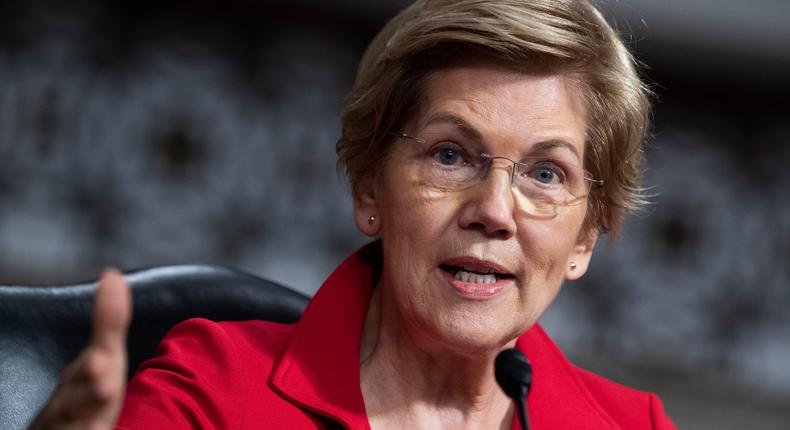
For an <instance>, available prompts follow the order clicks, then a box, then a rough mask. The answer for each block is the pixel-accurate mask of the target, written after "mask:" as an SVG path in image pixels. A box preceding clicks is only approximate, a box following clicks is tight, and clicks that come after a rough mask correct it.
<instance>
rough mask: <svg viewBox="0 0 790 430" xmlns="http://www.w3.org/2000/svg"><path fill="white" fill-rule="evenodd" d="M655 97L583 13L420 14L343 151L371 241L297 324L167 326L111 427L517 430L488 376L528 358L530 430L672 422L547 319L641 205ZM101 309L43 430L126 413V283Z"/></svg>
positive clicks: (377, 56) (380, 40)
mask: <svg viewBox="0 0 790 430" xmlns="http://www.w3.org/2000/svg"><path fill="white" fill-rule="evenodd" d="M646 94H647V91H646V90H645V88H644V86H643V85H642V83H641V82H640V80H639V78H638V76H637V74H636V72H635V70H634V64H633V60H632V58H631V57H630V55H629V54H628V52H627V51H626V49H625V48H624V46H623V44H622V43H621V42H620V41H619V39H618V38H617V36H616V34H615V33H614V32H613V31H612V29H611V28H610V27H609V26H608V25H607V24H606V22H605V21H604V20H603V18H602V17H601V15H600V14H599V13H598V12H597V11H596V10H595V9H594V8H593V7H592V6H591V5H590V4H589V3H587V2H586V1H563V2H555V1H546V2H523V1H515V0H513V1H497V2H482V1H476V0H461V1H453V2H450V1H418V2H417V3H415V4H414V5H412V6H411V7H409V8H408V9H406V10H404V11H403V12H402V13H401V14H399V15H398V16H397V17H395V18H394V19H393V20H392V21H391V22H390V23H389V24H388V25H387V26H386V27H385V28H384V29H383V30H382V31H381V33H380V34H379V35H378V36H377V37H376V38H375V39H374V41H373V42H372V43H371V45H370V47H369V48H368V50H367V51H366V53H365V55H364V57H363V59H362V63H361V65H360V68H359V72H358V75H357V79H356V82H355V84H354V88H353V90H352V92H351V94H350V95H349V97H348V99H347V101H346V104H345V107H344V112H343V118H342V124H343V135H342V137H341V138H340V140H339V142H338V145H337V151H338V157H339V161H338V163H339V166H341V167H343V168H345V169H346V171H347V172H348V175H349V177H350V182H351V186H352V190H353V199H354V212H355V217H356V223H357V226H358V227H359V229H360V230H361V231H362V232H363V233H364V234H365V235H368V236H370V237H371V238H376V239H377V240H375V241H374V242H373V243H372V244H370V245H368V246H366V247H365V248H363V249H362V250H360V251H358V252H357V253H355V254H354V255H352V256H351V257H349V258H348V259H347V260H346V261H345V262H343V263H342V264H341V265H340V266H339V267H338V268H337V269H336V270H335V272H334V273H333V274H332V275H331V276H330V277H329V278H328V279H327V281H326V282H325V283H324V285H323V286H322V287H321V289H320V290H319V291H318V293H317V294H316V295H315V297H314V298H313V300H312V301H311V303H310V305H309V306H308V308H307V310H306V311H305V313H304V315H303V317H302V319H301V320H300V322H299V323H297V324H295V325H293V326H290V325H280V324H274V323H270V322H265V321H248V322H226V323H214V322H210V321H206V320H190V321H187V322H184V323H182V324H180V325H179V326H177V327H176V328H174V329H173V330H172V331H171V332H170V333H169V334H168V335H167V337H166V338H165V339H164V340H163V342H162V344H161V346H160V350H159V352H158V354H157V357H155V358H153V359H151V360H149V361H147V362H146V363H144V364H143V365H142V366H141V367H140V369H138V373H137V374H136V376H135V377H134V378H133V379H132V381H131V382H130V383H129V385H128V387H127V390H126V396H125V401H124V404H123V410H122V411H121V412H120V416H119V421H118V425H119V426H120V427H121V428H134V429H136V428H151V427H154V428H191V427H199V428H222V429H225V428H336V427H347V428H354V429H357V428H359V429H364V428H374V429H388V428H431V429H432V428H481V429H492V428H499V429H502V428H511V427H512V428H518V427H519V424H518V420H517V419H514V407H513V404H512V401H511V400H510V399H509V398H508V397H507V396H506V395H505V394H504V393H503V392H502V391H501V390H500V389H499V387H498V386H497V384H496V382H495V379H494V368H493V363H494V358H495V357H496V355H497V354H498V353H499V352H500V351H501V350H503V349H505V348H510V347H517V348H519V349H520V350H522V351H523V352H524V353H525V354H526V355H527V356H528V357H529V359H530V360H531V362H532V365H533V372H534V376H533V385H532V391H531V393H530V395H529V398H528V407H529V411H530V417H531V422H532V427H533V428H536V429H549V428H551V429H567V428H573V429H609V428H612V429H614V428H622V429H643V428H645V429H647V428H656V429H670V428H674V426H673V425H672V423H671V422H670V420H669V419H668V418H667V416H666V415H665V413H664V412H663V408H662V406H661V403H660V401H659V400H658V399H657V398H656V397H655V396H654V395H651V394H646V393H641V392H638V391H635V390H632V389H629V388H626V387H622V386H620V385H617V384H614V383H612V382H609V381H606V380H604V379H603V378H600V377H598V376H595V375H592V374H590V373H588V372H585V371H583V370H580V369H578V368H576V367H574V366H572V365H571V364H570V363H568V362H567V360H566V359H565V358H564V357H563V356H562V354H561V353H560V352H559V350H558V349H557V348H556V346H554V344H553V343H552V342H551V340H550V339H549V338H548V337H547V336H546V334H545V333H544V332H543V331H542V330H541V328H540V327H539V326H538V325H537V320H538V318H539V317H540V316H541V314H542V313H543V312H544V311H545V310H546V308H547V307H548V306H549V304H550V303H551V301H552V300H553V299H554V297H555V296H556V294H557V292H558V291H559V288H560V286H561V284H562V282H563V281H564V280H566V279H577V278H579V277H580V276H582V275H583V274H584V273H585V272H586V270H587V266H588V264H589V262H590V257H591V255H592V252H593V248H594V246H595V243H596V239H597V237H598V235H599V233H601V232H608V233H609V234H612V235H615V234H616V233H617V231H618V230H619V227H620V225H621V222H622V218H623V216H624V214H625V213H626V212H627V211H629V210H633V209H635V208H637V207H638V206H639V204H640V203H641V196H640V186H639V184H640V177H639V176H640V171H641V167H642V164H643V159H642V149H641V145H642V140H643V138H644V135H645V131H646V128H647V125H648V114H649V112H648V111H649V104H648V101H647V96H646ZM96 301H97V306H96V308H97V310H96V315H97V316H96V324H95V334H94V342H92V344H91V346H89V347H88V349H87V350H86V352H84V353H83V355H82V356H81V357H80V358H79V359H78V360H77V362H76V364H75V365H74V366H73V367H72V370H69V371H67V372H66V375H65V376H64V379H63V381H64V382H63V383H62V385H61V388H60V389H59V390H58V392H56V394H55V395H54V396H53V399H52V400H51V402H50V404H49V405H48V407H47V408H46V409H45V411H44V412H43V413H42V415H41V416H40V417H39V421H38V425H39V426H40V427H42V428H47V427H49V426H52V425H54V424H53V423H58V421H57V420H58V419H59V418H63V417H66V418H68V419H72V422H73V423H77V425H79V426H84V425H87V424H96V423H100V424H104V425H107V426H110V425H112V423H113V422H114V421H115V419H116V417H117V416H118V413H119V412H118V410H119V408H120V406H121V399H122V397H123V396H122V394H121V391H122V390H121V388H120V387H121V386H122V381H123V379H122V376H120V375H122V373H123V367H124V363H123V357H124V352H123V349H122V345H123V342H122V340H123V333H124V330H125V325H126V324H127V321H128V313H129V309H128V307H129V306H128V301H129V299H128V291H127V290H126V289H125V288H124V287H123V282H122V280H121V279H120V277H119V276H118V274H117V273H109V274H107V275H106V276H105V277H103V280H102V283H101V285H100V287H99V290H98V292H97V299H96ZM66 421H67V420H66ZM61 422H62V421H61ZM96 428H99V426H98V425H97V427H96Z"/></svg>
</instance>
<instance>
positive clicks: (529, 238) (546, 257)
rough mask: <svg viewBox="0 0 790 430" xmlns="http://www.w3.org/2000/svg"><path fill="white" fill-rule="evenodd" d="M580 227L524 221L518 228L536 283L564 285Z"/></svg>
mask: <svg viewBox="0 0 790 430" xmlns="http://www.w3.org/2000/svg"><path fill="white" fill-rule="evenodd" d="M579 225H580V223H577V222H576V220H575V219H574V220H570V219H567V218H566V219H565V220H564V221H563V220H560V219H558V220H555V221H554V222H551V221H548V222H547V221H534V220H524V221H521V222H520V223H519V225H518V229H519V242H520V245H521V248H522V250H523V251H524V256H525V258H526V260H527V262H526V263H527V269H528V270H529V271H530V272H531V273H532V276H533V277H534V278H535V279H536V280H540V281H542V282H551V283H556V282H561V281H562V279H563V278H564V275H565V264H566V263H567V259H568V255H570V253H571V252H572V250H573V247H574V246H575V244H576V235H577V232H578V228H579Z"/></svg>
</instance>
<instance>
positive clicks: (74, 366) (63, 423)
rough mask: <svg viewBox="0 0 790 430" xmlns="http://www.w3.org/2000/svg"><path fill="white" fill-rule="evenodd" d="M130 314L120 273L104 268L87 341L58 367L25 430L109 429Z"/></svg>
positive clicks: (120, 387)
mask: <svg viewBox="0 0 790 430" xmlns="http://www.w3.org/2000/svg"><path fill="white" fill-rule="evenodd" d="M131 314H132V299H131V292H130V291H129V287H128V286H127V285H126V281H124V279H123V275H122V274H121V273H120V272H118V271H117V270H115V269H109V270H107V271H105V272H104V273H103V274H102V276H101V279H99V286H98V288H97V289H96V295H95V297H94V300H93V322H92V334H91V339H90V341H89V342H88V345H87V346H86V347H85V349H84V350H82V352H81V353H80V355H79V356H78V357H77V358H76V359H75V360H74V361H72V362H71V363H70V364H69V365H68V367H66V369H65V370H64V371H63V374H62V375H61V377H60V381H59V382H58V386H57V387H56V388H55V391H54V393H53V394H52V396H50V398H49V401H48V402H47V404H46V405H44V408H43V409H42V410H41V412H39V414H38V416H37V417H36V419H35V420H34V421H33V424H32V425H31V426H30V430H48V429H91V430H99V429H112V428H113V426H114V425H115V421H116V420H117V419H118V413H119V412H120V409H121V405H122V403H123V391H124V385H125V383H126V366H127V363H126V332H127V331H128V328H129V321H130V319H131Z"/></svg>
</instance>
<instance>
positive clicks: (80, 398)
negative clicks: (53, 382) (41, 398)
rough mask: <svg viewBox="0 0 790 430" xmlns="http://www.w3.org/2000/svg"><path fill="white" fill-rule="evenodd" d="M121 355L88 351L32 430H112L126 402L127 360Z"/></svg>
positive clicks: (65, 377)
mask: <svg viewBox="0 0 790 430" xmlns="http://www.w3.org/2000/svg"><path fill="white" fill-rule="evenodd" d="M118 356H119V354H116V353H114V352H108V351H104V350H102V349H99V348H95V347H88V348H86V349H85V350H83V352H82V353H81V354H80V356H79V357H77V359H75V360H74V361H73V362H72V363H71V364H70V365H69V366H68V367H67V368H66V369H65V370H64V372H63V374H62V375H61V380H60V382H59V384H58V386H57V388H56V389H55V392H54V393H53V395H52V396H51V397H50V399H49V401H48V402H47V404H46V405H45V407H44V409H43V410H42V411H41V413H39V415H38V417H37V418H36V420H35V421H34V423H33V425H31V427H30V429H31V430H48V429H67V428H103V429H108V430H109V429H111V428H112V426H113V424H114V422H115V419H116V418H117V415H118V411H119V409H120V404H121V401H122V399H123V382H124V380H125V360H123V359H122V360H118Z"/></svg>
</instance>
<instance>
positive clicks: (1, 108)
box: [0, 0, 790, 429]
mask: <svg viewBox="0 0 790 430" xmlns="http://www.w3.org/2000/svg"><path fill="white" fill-rule="evenodd" d="M369 3H372V2H363V1H361V0H359V1H357V0H343V1H339V2H337V3H335V4H332V5H328V4H326V3H324V2H319V1H310V0H297V1H291V2H277V1H267V2H245V1H226V2H223V3H221V4H217V3H214V2H207V1H198V2H178V1H165V2H129V1H126V2H99V1H87V0H86V1H78V2H71V3H69V4H68V5H64V4H59V3H55V2H51V3H50V2H45V1H28V2H23V1H3V2H0V82H1V84H0V283H2V284H48V283H65V282H72V281H78V280H84V279H89V278H93V277H95V276H96V275H97V274H98V272H99V271H100V270H101V268H102V267H104V266H106V265H117V266H120V267H122V268H124V269H132V268H138V267H143V266H150V265H160V264H171V263H179V262H207V263H219V264H228V265H232V266H235V267H239V268H242V269H245V270H248V271H250V272H253V273H257V274H259V275H262V276H265V277H268V278H271V279H275V280H277V281H279V282H282V283H284V284H287V285H290V286H293V287H295V288H297V289H299V290H302V291H305V292H307V293H312V292H313V291H315V290H316V289H317V288H318V286H319V285H320V283H321V281H322V280H323V278H324V277H325V276H326V275H328V273H329V272H330V271H331V269H332V268H333V267H334V266H335V265H336V264H337V263H338V262H339V261H341V260H342V259H343V257H345V256H346V255H347V254H349V253H350V252H352V251H353V250H354V249H355V248H356V247H358V246H359V245H361V244H363V243H364V242H365V238H364V237H362V236H361V235H360V234H359V233H358V232H357V231H356V227H355V226H354V223H353V219H352V216H351V214H352V213H351V202H350V197H349V193H348V191H347V190H346V186H345V183H344V179H343V178H342V177H340V176H339V175H338V174H337V173H336V171H335V155H334V143H335V140H336V138H337V136H338V134H339V125H338V124H339V111H340V104H341V102H342V98H343V96H344V94H345V92H346V91H347V90H348V89H349V88H350V85H351V82H352V79H353V75H354V72H355V68H356V63H357V61H358V58H359V56H360V55H361V52H362V49H364V47H365V45H366V43H367V42H368V41H369V40H370V38H371V37H372V36H373V35H374V34H375V32H376V31H377V30H378V28H379V27H380V26H381V25H382V24H383V22H385V20H386V19H387V18H388V17H389V16H391V15H392V14H394V13H395V12H396V11H397V10H398V9H399V8H400V7H402V6H403V5H404V4H405V2H402V1H387V2H380V3H376V4H369ZM602 8H603V10H604V11H605V12H606V13H607V14H608V15H609V16H611V17H612V18H613V19H614V20H615V21H616V22H617V23H618V26H619V27H620V28H622V29H624V30H628V31H630V32H631V33H632V34H633V36H631V37H629V41H630V42H629V43H630V44H631V46H632V48H633V49H634V51H635V53H636V55H637V57H638V58H640V59H641V60H642V61H644V62H645V63H646V64H648V65H649V68H646V69H645V72H646V74H647V75H648V76H649V77H650V79H651V80H652V81H653V82H654V85H653V86H654V90H655V91H656V93H657V95H658V98H657V101H658V102H657V105H656V113H655V119H656V126H655V129H654V136H653V138H652V139H651V143H650V148H649V159H650V168H649V171H648V175H647V183H648V185H650V186H651V187H652V188H651V190H652V191H653V193H654V195H655V196H654V198H653V202H654V204H653V205H652V206H651V207H650V208H649V209H648V210H647V211H646V212H645V213H644V214H642V215H640V216H637V217H632V218H631V219H630V220H629V221H628V223H627V225H626V229H625V232H624V234H623V237H622V239H621V240H620V241H618V242H615V243H613V244H609V243H607V241H606V240H605V239H602V240H601V241H599V249H598V251H597V254H596V255H595V257H594V260H593V266H592V269H591V271H590V273H589V275H588V276H587V277H586V278H585V279H584V280H582V281H579V282H577V283H573V284H568V285H566V287H565V288H564V290H563V292H562V294H561V295H560V297H559V299H558V301H557V302H556V303H555V305H554V306H553V307H552V308H551V309H550V310H549V312H548V313H547V315H546V316H545V317H544V319H543V323H544V325H545V326H547V328H548V330H549V331H550V332H551V333H552V334H553V336H554V337H555V338H556V340H557V341H558V343H559V344H560V345H561V346H562V347H563V349H564V350H565V351H566V353H567V354H568V355H569V356H571V358H572V359H574V360H575V361H577V362H579V363H581V364H582V365H585V366H587V367H590V368H592V369H594V370H597V371H601V372H602V373H604V374H606V375H607V376H610V377H613V378H615V379H619V380H621V381H624V382H627V383H630V384H635V385H637V386H640V387H642V388H645V389H651V390H655V391H658V392H659V393H660V394H662V396H663V397H664V399H665V401H666V403H667V407H668V409H669V411H670V414H671V415H673V416H674V417H675V418H676V420H677V421H678V424H679V426H680V428H700V429H703V428H705V429H707V428H719V429H726V428H743V427H750V428H761V429H770V428H777V429H779V428H784V429H786V428H790V370H788V367H789V366H788V363H790V264H788V263H790V216H789V215H788V214H790V193H789V192H788V191H787V190H788V189H790V173H789V172H790V169H788V168H787V162H788V160H790V146H788V136H790V123H789V122H788V114H789V113H790V108H788V105H787V102H786V100H787V99H788V96H789V95H790V78H788V76H790V67H788V65H790V51H787V49H786V46H787V43H788V42H790V33H789V31H790V30H786V29H784V28H783V27H780V26H777V23H778V22H787V18H790V10H789V9H788V6H786V5H783V4H779V3H776V2H771V1H769V0H764V1H762V2H757V3H754V4H752V5H746V4H742V3H738V4H736V3H734V2H729V1H728V2H704V1H697V2H689V3H688V4H686V3H683V4H680V3H670V4H665V3H664V2H658V1H656V2H649V1H647V0H642V1H633V2H631V3H627V2H606V3H602ZM695 17H696V19H695ZM777 17H783V19H778V18H777ZM785 36H787V39H785V40H783V41H777V40H776V38H784V37H785ZM779 48H781V49H784V51H782V50H781V49H779Z"/></svg>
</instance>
